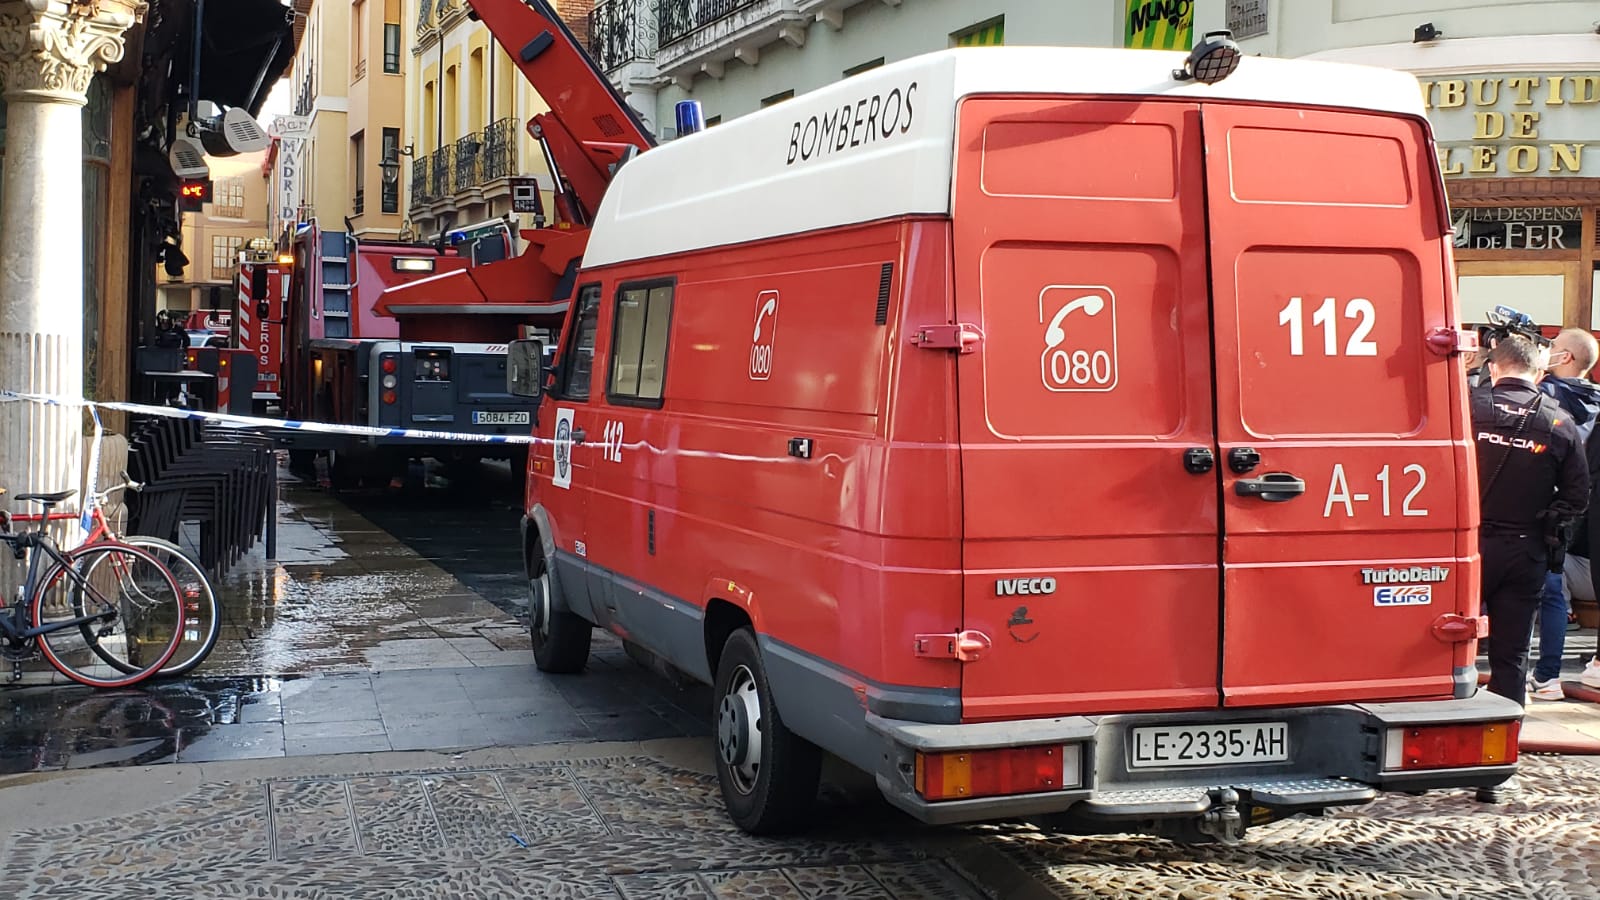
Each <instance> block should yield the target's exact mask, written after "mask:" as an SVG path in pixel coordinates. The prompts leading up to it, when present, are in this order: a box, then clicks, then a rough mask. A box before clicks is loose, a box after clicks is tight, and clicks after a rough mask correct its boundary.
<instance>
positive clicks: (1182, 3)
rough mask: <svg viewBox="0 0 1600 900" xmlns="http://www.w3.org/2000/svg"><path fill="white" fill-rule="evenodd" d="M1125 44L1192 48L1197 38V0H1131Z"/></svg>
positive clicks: (1168, 48) (1127, 45)
mask: <svg viewBox="0 0 1600 900" xmlns="http://www.w3.org/2000/svg"><path fill="white" fill-rule="evenodd" d="M1127 12H1128V15H1127V28H1126V29H1125V31H1124V32H1123V46H1125V47H1137V48H1141V49H1144V50H1188V49H1189V46H1190V44H1192V43H1193V42H1194V2H1193V0H1128V6H1127Z"/></svg>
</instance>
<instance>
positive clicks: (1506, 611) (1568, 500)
mask: <svg viewBox="0 0 1600 900" xmlns="http://www.w3.org/2000/svg"><path fill="white" fill-rule="evenodd" d="M1544 367H1545V351H1544V350H1543V349H1541V348H1540V347H1538V346H1536V345H1535V344H1534V343H1533V341H1531V340H1529V339H1528V338H1526V337H1523V336H1522V335H1519V334H1513V335H1510V336H1508V337H1505V338H1503V339H1501V340H1500V342H1499V343H1497V344H1495V346H1494V348H1493V349H1491V350H1490V351H1489V354H1488V361H1487V362H1486V363H1485V368H1486V369H1487V370H1488V374H1489V378H1490V380H1491V381H1492V382H1493V386H1492V387H1491V386H1489V385H1487V384H1485V385H1481V386H1479V387H1478V388H1476V389H1474V390H1473V392H1472V431H1473V434H1474V436H1475V437H1476V439H1477V453H1478V483H1479V493H1480V495H1481V497H1482V501H1483V503H1482V525H1481V530H1480V532H1479V546H1480V550H1481V552H1482V554H1483V605H1484V609H1485V610H1486V611H1487V613H1488V616H1489V639H1488V654H1489V673H1490V674H1489V690H1490V691H1493V692H1494V693H1496V694H1499V695H1500V696H1502V697H1508V698H1510V699H1512V700H1515V701H1517V702H1518V703H1523V702H1524V699H1525V697H1524V692H1525V689H1526V688H1525V684H1524V681H1523V677H1524V676H1523V672H1524V667H1525V666H1526V662H1527V655H1528V638H1529V634H1530V632H1531V631H1532V630H1533V614H1534V611H1535V610H1536V609H1538V606H1539V594H1540V590H1541V589H1542V587H1543V585H1544V576H1545V573H1546V572H1547V571H1550V570H1552V568H1553V569H1554V571H1560V567H1559V566H1560V562H1561V560H1560V556H1561V554H1560V552H1553V551H1556V548H1557V546H1559V547H1561V548H1564V547H1565V544H1566V540H1565V537H1564V535H1565V534H1567V533H1568V529H1570V527H1571V526H1572V525H1573V524H1574V523H1575V522H1576V521H1577V519H1578V517H1579V516H1581V515H1582V514H1583V512H1584V509H1585V508H1586V507H1587V506H1588V502H1589V468H1588V464H1587V461H1586V459H1585V456H1584V448H1583V443H1582V440H1581V439H1580V438H1579V437H1578V430H1577V428H1576V427H1575V426H1574V425H1573V424H1572V421H1571V418H1570V417H1569V416H1568V415H1567V414H1566V413H1564V412H1562V410H1561V408H1560V407H1559V406H1557V405H1556V404H1555V402H1554V401H1552V400H1551V399H1550V398H1549V397H1548V396H1546V395H1545V394H1543V393H1541V392H1540V391H1539V389H1538V388H1537V387H1536V386H1535V385H1536V384H1537V382H1538V379H1539V376H1540V374H1542V373H1543V371H1544Z"/></svg>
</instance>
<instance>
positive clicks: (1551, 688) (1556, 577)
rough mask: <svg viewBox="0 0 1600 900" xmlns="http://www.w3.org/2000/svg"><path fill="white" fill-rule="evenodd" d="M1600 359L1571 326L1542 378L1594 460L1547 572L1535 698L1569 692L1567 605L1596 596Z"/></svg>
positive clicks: (1597, 674) (1589, 339)
mask: <svg viewBox="0 0 1600 900" xmlns="http://www.w3.org/2000/svg"><path fill="white" fill-rule="evenodd" d="M1597 362H1600V342H1596V341H1595V339H1594V335H1592V334H1590V333H1589V332H1587V331H1585V330H1584V329H1582V328H1568V329H1565V330H1564V331H1562V332H1561V333H1560V334H1558V335H1556V339H1555V341H1553V342H1552V343H1551V345H1550V367H1549V369H1548V370H1547V371H1546V374H1545V377H1544V379H1543V380H1542V381H1540V382H1539V390H1541V391H1543V392H1544V393H1546V394H1548V395H1549V396H1550V397H1551V398H1552V399H1554V400H1555V401H1556V403H1557V404H1559V405H1560V406H1561V409H1562V410H1563V411H1564V412H1566V413H1567V415H1568V416H1570V417H1571V418H1572V424H1573V425H1574V426H1575V427H1576V428H1577V429H1578V436H1579V437H1580V438H1582V439H1583V444H1584V456H1585V458H1586V459H1587V461H1588V467H1589V482H1590V486H1591V497H1590V503H1589V510H1588V513H1587V515H1585V516H1584V518H1583V520H1582V521H1581V522H1580V523H1579V525H1578V527H1577V529H1576V534H1575V535H1574V537H1573V541H1572V544H1571V548H1570V550H1569V552H1568V554H1567V557H1566V564H1565V567H1564V569H1565V570H1564V571H1563V572H1551V573H1550V574H1549V575H1547V576H1546V577H1545V585H1544V593H1543V596H1542V597H1541V598H1540V601H1539V661H1538V663H1537V664H1536V665H1535V666H1534V667H1533V675H1532V678H1531V679H1530V680H1531V682H1532V684H1531V694H1532V696H1533V698H1534V699H1535V700H1562V699H1565V697H1566V691H1564V690H1563V689H1562V687H1561V657H1562V654H1563V653H1564V652H1565V650H1566V642H1567V610H1568V600H1569V598H1570V597H1582V598H1586V599H1589V600H1593V599H1594V596H1595V595H1594V589H1593V588H1594V581H1593V577H1594V576H1593V570H1592V567H1591V565H1590V560H1591V559H1592V558H1593V553H1592V551H1591V550H1590V548H1589V544H1590V542H1591V540H1593V539H1594V537H1595V536H1596V528H1597V527H1600V522H1597V521H1596V519H1597V518H1600V504H1596V503H1595V502H1594V498H1593V496H1592V490H1593V488H1594V487H1596V486H1600V440H1596V439H1594V438H1593V434H1594V427H1595V421H1596V420H1597V418H1600V385H1596V384H1595V383H1594V382H1592V381H1590V380H1588V378H1587V377H1585V376H1587V375H1588V374H1589V371H1590V370H1591V369H1593V368H1594V367H1595V364H1596V363H1597ZM1583 681H1584V683H1585V684H1589V685H1590V686H1591V687H1600V665H1596V664H1595V663H1593V662H1591V663H1590V664H1589V667H1588V668H1586V669H1585V670H1584V674H1583Z"/></svg>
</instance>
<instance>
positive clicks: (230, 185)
mask: <svg viewBox="0 0 1600 900" xmlns="http://www.w3.org/2000/svg"><path fill="white" fill-rule="evenodd" d="M211 214H212V215H213V216H217V217H218V218H222V219H242V218H244V181H243V180H242V179H239V178H228V179H224V180H223V181H222V182H221V183H220V184H217V185H216V186H215V187H214V188H213V189H212V192H211Z"/></svg>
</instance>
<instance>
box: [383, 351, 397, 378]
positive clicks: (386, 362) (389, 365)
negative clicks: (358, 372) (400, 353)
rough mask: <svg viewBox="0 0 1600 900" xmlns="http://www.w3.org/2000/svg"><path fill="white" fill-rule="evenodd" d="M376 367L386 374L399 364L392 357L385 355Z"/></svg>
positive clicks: (390, 372)
mask: <svg viewBox="0 0 1600 900" xmlns="http://www.w3.org/2000/svg"><path fill="white" fill-rule="evenodd" d="M378 367H379V368H381V369H383V371H384V374H386V375H388V374H393V373H394V370H395V369H397V368H399V367H400V364H399V363H397V362H395V361H394V357H392V356H385V357H384V358H383V360H382V361H381V362H379V363H378Z"/></svg>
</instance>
